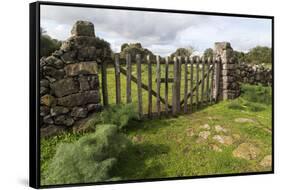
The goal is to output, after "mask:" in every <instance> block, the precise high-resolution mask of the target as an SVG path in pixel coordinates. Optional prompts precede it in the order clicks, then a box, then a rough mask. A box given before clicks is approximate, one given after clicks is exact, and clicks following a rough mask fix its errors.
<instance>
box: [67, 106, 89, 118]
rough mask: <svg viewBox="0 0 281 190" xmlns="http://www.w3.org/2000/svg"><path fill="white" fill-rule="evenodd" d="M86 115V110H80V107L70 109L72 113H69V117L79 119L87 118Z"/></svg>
mask: <svg viewBox="0 0 281 190" xmlns="http://www.w3.org/2000/svg"><path fill="white" fill-rule="evenodd" d="M87 114H88V110H87V108H82V107H75V108H73V109H72V112H71V114H70V115H71V116H72V117H81V118H84V117H87Z"/></svg>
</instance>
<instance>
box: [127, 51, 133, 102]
mask: <svg viewBox="0 0 281 190" xmlns="http://www.w3.org/2000/svg"><path fill="white" fill-rule="evenodd" d="M126 67H127V88H126V94H127V103H131V102H132V92H131V79H132V63H131V54H127V55H126Z"/></svg>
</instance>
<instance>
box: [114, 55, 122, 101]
mask: <svg viewBox="0 0 281 190" xmlns="http://www.w3.org/2000/svg"><path fill="white" fill-rule="evenodd" d="M115 92H116V104H120V103H121V84H120V62H119V55H118V54H115Z"/></svg>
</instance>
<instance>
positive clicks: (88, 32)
mask: <svg viewBox="0 0 281 190" xmlns="http://www.w3.org/2000/svg"><path fill="white" fill-rule="evenodd" d="M71 34H72V35H73V36H91V37H95V27H94V24H93V23H91V22H88V21H81V20H79V21H76V23H75V24H74V26H73V27H72V29H71Z"/></svg>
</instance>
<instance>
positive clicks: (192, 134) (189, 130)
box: [186, 128, 194, 137]
mask: <svg viewBox="0 0 281 190" xmlns="http://www.w3.org/2000/svg"><path fill="white" fill-rule="evenodd" d="M186 135H187V136H188V137H192V136H194V129H193V128H187V129H186Z"/></svg>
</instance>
